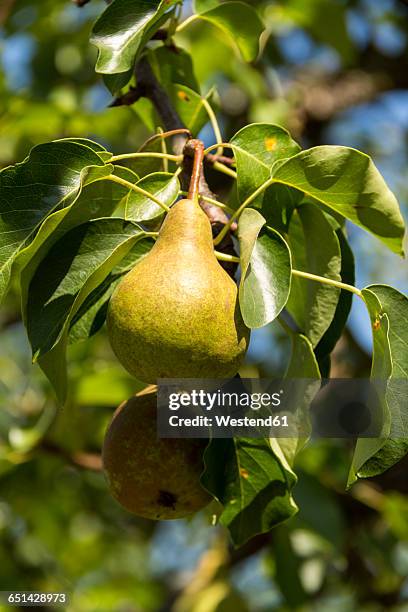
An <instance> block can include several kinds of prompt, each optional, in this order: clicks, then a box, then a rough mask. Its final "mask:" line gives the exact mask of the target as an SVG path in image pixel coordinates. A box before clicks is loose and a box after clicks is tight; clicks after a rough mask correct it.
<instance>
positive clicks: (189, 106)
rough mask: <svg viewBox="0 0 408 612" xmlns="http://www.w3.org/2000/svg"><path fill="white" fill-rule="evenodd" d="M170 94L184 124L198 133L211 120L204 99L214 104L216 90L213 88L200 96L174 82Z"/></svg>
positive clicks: (191, 130) (192, 131)
mask: <svg viewBox="0 0 408 612" xmlns="http://www.w3.org/2000/svg"><path fill="white" fill-rule="evenodd" d="M169 94H170V98H171V101H172V102H173V106H174V108H175V110H176V111H177V114H178V115H179V117H180V119H181V121H182V123H183V125H185V126H186V127H187V128H188V129H189V130H190V132H191V133H192V134H194V135H197V134H198V133H199V132H200V130H201V129H202V128H203V127H204V126H205V125H206V123H208V121H209V118H208V114H207V111H206V110H205V107H204V105H203V99H205V100H207V101H208V102H209V103H210V104H211V106H213V98H214V90H212V89H211V90H210V91H209V92H208V94H207V95H206V96H200V94H198V93H196V92H195V91H193V90H192V89H190V88H189V87H186V86H185V85H179V84H173V85H170V86H169Z"/></svg>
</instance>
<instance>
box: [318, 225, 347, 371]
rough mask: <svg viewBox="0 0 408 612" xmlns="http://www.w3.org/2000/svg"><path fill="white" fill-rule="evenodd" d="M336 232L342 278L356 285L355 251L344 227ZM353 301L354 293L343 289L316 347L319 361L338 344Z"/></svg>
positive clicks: (343, 280) (338, 228) (344, 281)
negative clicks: (344, 231) (328, 324)
mask: <svg viewBox="0 0 408 612" xmlns="http://www.w3.org/2000/svg"><path fill="white" fill-rule="evenodd" d="M335 232H336V236H337V239H338V241H339V244H340V251H341V270H340V276H341V280H342V282H343V283H346V284H347V285H354V283H355V274H354V255H353V252H352V250H351V248H350V246H349V243H348V241H347V239H346V237H345V235H344V233H343V231H342V229H341V228H340V227H338V226H337V229H335ZM352 301H353V294H352V293H351V292H350V291H345V290H344V289H343V290H342V291H341V293H340V297H339V301H338V302H337V308H336V312H335V313H334V317H333V320H332V322H331V324H330V327H329V328H328V329H327V330H326V331H325V333H324V335H323V337H322V338H321V339H320V341H319V343H318V345H317V346H316V349H315V353H316V358H317V359H318V361H319V362H320V361H322V360H323V359H324V358H325V357H326V356H327V355H329V354H330V353H331V352H332V350H333V349H334V347H335V346H336V344H337V341H338V340H339V338H340V336H341V334H342V333H343V330H344V327H345V325H346V322H347V319H348V316H349V313H350V310H351V305H352Z"/></svg>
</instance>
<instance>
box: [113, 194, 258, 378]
mask: <svg viewBox="0 0 408 612" xmlns="http://www.w3.org/2000/svg"><path fill="white" fill-rule="evenodd" d="M237 294H238V292H237V286H236V284H235V282H234V281H233V280H232V278H230V276H228V274H227V273H226V272H225V270H224V269H223V268H222V267H221V266H220V264H219V263H218V261H217V258H216V256H215V253H214V247H213V239H212V232H211V225H210V222H209V219H208V217H207V216H206V214H205V213H204V212H203V211H202V209H201V208H200V206H199V205H198V203H196V202H195V201H193V200H188V199H185V200H180V201H179V202H177V203H176V204H175V205H174V206H173V207H172V208H171V210H170V212H169V213H168V215H167V217H166V219H165V221H164V223H163V226H162V228H161V230H160V233H159V236H158V239H157V241H156V243H155V245H154V246H153V248H152V249H151V251H150V252H149V254H148V255H146V257H144V258H143V259H142V260H141V261H140V262H138V263H137V265H136V266H135V267H134V268H133V270H131V271H130V272H129V273H128V274H127V275H126V276H125V277H124V278H123V280H122V281H121V282H120V283H119V285H118V287H117V288H116V290H115V291H114V293H113V295H112V298H111V300H110V303H109V308H108V315H107V325H108V333H109V339H110V343H111V346H112V348H113V351H114V353H115V354H116V356H117V358H118V360H119V361H120V363H121V364H122V365H123V366H124V367H125V368H126V369H127V370H128V372H130V374H132V375H133V376H135V377H136V378H138V379H139V380H141V381H144V382H147V383H155V382H156V381H157V379H158V378H230V377H232V376H234V375H235V374H236V373H237V371H238V369H239V367H240V365H241V363H242V361H243V358H244V356H245V353H246V350H247V347H248V342H249V334H250V332H249V330H248V328H247V327H246V326H245V324H244V322H243V320H242V317H241V313H240V309H239V305H238V299H237Z"/></svg>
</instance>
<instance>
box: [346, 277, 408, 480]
mask: <svg viewBox="0 0 408 612" xmlns="http://www.w3.org/2000/svg"><path fill="white" fill-rule="evenodd" d="M362 293H363V297H364V300H365V302H366V305H367V308H368V310H369V313H370V318H371V322H372V325H373V343H374V347H373V364H372V371H371V378H372V380H373V384H374V385H375V386H376V389H377V393H381V394H382V400H383V403H384V411H385V423H384V435H382V436H381V438H374V439H373V438H366V439H364V438H360V439H359V440H358V441H357V444H356V448H355V452H354V457H353V463H352V467H351V470H350V476H349V484H351V483H352V482H354V481H355V480H356V479H357V477H360V478H365V477H368V476H375V475H377V474H382V473H383V472H384V471H385V470H387V469H388V468H390V467H391V466H393V465H394V464H395V463H397V462H398V461H399V460H400V459H402V457H404V456H405V455H406V453H407V452H408V416H407V410H406V393H405V388H402V385H401V381H406V380H407V378H408V350H407V349H408V298H407V297H406V296H405V295H403V294H402V293H400V292H399V291H397V290H396V289H393V288H392V287H388V286H386V285H371V286H370V287H367V288H366V289H363V292H362Z"/></svg>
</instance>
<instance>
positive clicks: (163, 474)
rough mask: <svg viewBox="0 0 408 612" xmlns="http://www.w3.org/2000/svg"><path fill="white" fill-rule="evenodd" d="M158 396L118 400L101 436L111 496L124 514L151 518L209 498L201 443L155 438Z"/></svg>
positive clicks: (187, 510) (178, 514)
mask: <svg viewBox="0 0 408 612" xmlns="http://www.w3.org/2000/svg"><path fill="white" fill-rule="evenodd" d="M156 403H157V394H156V393H149V394H147V395H141V396H135V397H132V398H130V399H129V400H128V401H126V402H123V404H121V405H120V406H119V408H118V409H117V410H116V412H115V414H114V415H113V418H112V421H111V423H110V425H109V427H108V430H107V432H106V436H105V440H104V444H103V449H102V459H103V467H104V472H105V476H106V478H107V481H108V484H109V489H110V491H111V493H112V495H113V497H114V498H115V499H116V500H117V501H118V502H119V503H120V504H121V506H123V507H124V508H125V509H126V510H128V511H129V512H132V513H133V514H137V515H138V516H143V517H145V518H149V519H154V520H168V519H178V518H183V517H185V516H188V515H190V514H192V513H194V512H197V511H198V510H201V508H203V507H204V506H206V505H207V504H208V503H209V502H210V501H211V497H210V495H209V494H208V493H207V492H206V491H205V490H204V489H203V488H202V487H201V485H200V480H199V479H200V475H201V473H202V472H203V470H204V465H203V460H202V454H203V451H204V449H205V447H206V445H207V441H206V440H198V439H197V440H195V439H194V440H193V439H187V438H182V439H174V438H163V439H160V438H159V439H158V438H157V434H156Z"/></svg>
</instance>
